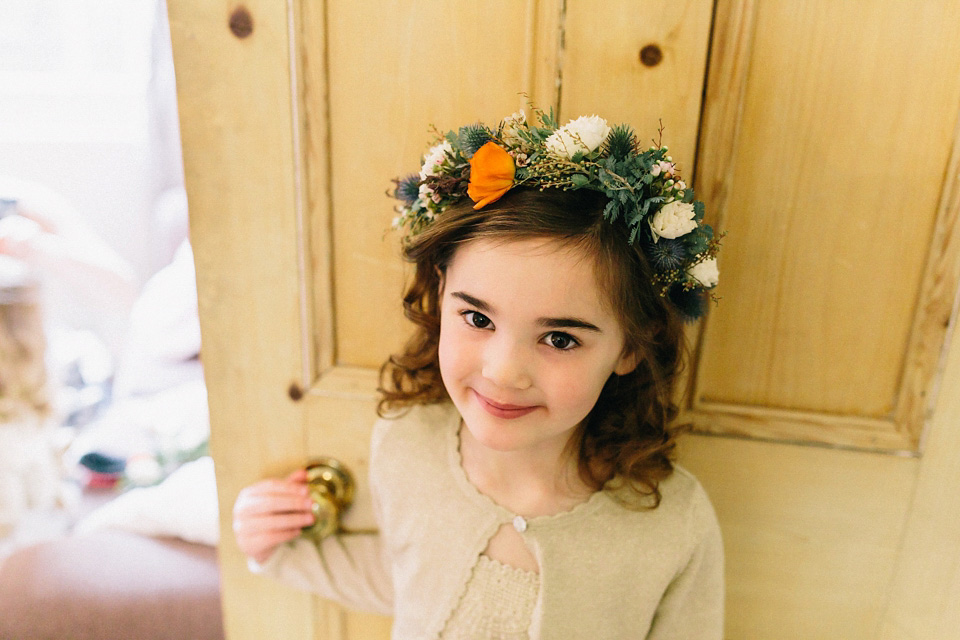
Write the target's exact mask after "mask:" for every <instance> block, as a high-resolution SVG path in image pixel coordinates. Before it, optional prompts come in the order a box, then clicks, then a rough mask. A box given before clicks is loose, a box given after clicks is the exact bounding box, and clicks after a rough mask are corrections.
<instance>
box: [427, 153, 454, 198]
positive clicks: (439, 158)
mask: <svg viewBox="0 0 960 640" xmlns="http://www.w3.org/2000/svg"><path fill="white" fill-rule="evenodd" d="M448 153H449V154H452V153H453V147H451V146H450V141H449V140H444V141H443V142H441V143H440V144H438V145H435V146H433V147H431V148H430V151H427V155H426V157H424V159H423V166H422V167H421V168H420V179H421V180H424V179H425V178H426V177H427V176H435V175H437V169H438V168H439V166H440V164H441V163H442V162H443V161H444V159H445V158H446V157H447V154H448ZM422 188H423V187H422V186H421V189H422ZM421 193H422V192H421Z"/></svg>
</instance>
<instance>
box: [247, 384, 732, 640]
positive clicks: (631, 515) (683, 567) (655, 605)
mask: <svg viewBox="0 0 960 640" xmlns="http://www.w3.org/2000/svg"><path fill="white" fill-rule="evenodd" d="M459 426H460V415H459V414H458V413H457V411H456V409H455V408H454V407H453V405H451V404H449V403H446V404H440V405H431V406H422V407H416V408H414V409H412V410H411V411H410V412H409V413H407V414H406V415H404V416H403V417H401V418H398V419H393V420H379V421H378V422H377V424H376V426H375V428H374V432H373V438H372V441H371V458H370V488H371V492H372V494H373V497H374V505H375V510H376V512H377V518H378V522H379V524H380V531H381V533H380V534H379V535H342V536H333V537H330V538H327V539H325V540H324V541H323V542H322V543H321V544H320V545H316V544H314V543H311V542H309V541H308V540H306V539H302V538H301V539H298V540H296V541H294V542H292V543H289V544H287V545H282V546H281V547H279V548H278V549H277V551H276V552H274V554H273V555H272V556H271V557H270V559H268V560H267V561H266V563H264V565H262V566H260V565H256V564H251V569H252V570H254V571H255V572H257V573H265V574H267V575H270V576H273V577H275V578H277V579H279V580H281V581H283V582H285V583H288V584H291V585H293V586H296V587H299V588H302V589H306V590H310V591H313V592H315V593H318V594H320V595H321V596H323V597H325V598H329V599H332V600H335V601H338V602H340V603H342V604H344V605H346V606H348V607H352V608H356V609H361V610H368V611H374V612H379V613H383V614H389V615H393V616H394V625H393V634H392V637H393V638H395V639H402V640H411V639H415V638H429V639H434V638H437V637H439V634H440V633H441V631H442V630H443V628H444V625H445V624H446V621H447V619H448V618H449V617H450V615H451V614H452V612H453V611H454V609H456V607H457V606H458V604H459V601H460V598H461V596H462V595H463V593H464V590H465V588H466V584H467V581H468V579H469V577H470V572H471V570H472V568H473V566H474V564H475V563H476V562H477V559H478V557H479V555H480V554H481V553H482V552H483V550H484V549H485V548H486V546H487V541H488V540H489V539H490V538H491V537H492V536H493V535H494V533H496V531H497V530H498V529H499V527H500V526H501V525H502V524H505V523H511V522H514V519H515V517H516V514H513V513H511V512H509V511H507V510H506V509H504V508H503V507H501V506H499V505H497V504H496V503H494V502H493V501H492V500H491V499H490V498H488V497H487V496H485V495H483V494H481V493H480V492H479V491H478V490H477V489H476V488H475V487H474V486H473V485H472V484H471V483H470V481H469V480H468V479H467V476H466V473H465V472H464V471H463V467H462V466H461V464H460V453H459V437H458V430H459ZM660 491H661V493H662V495H663V499H662V502H661V504H660V506H659V507H658V508H656V509H654V510H645V511H634V510H629V509H626V508H624V507H623V506H621V505H620V504H619V503H618V502H616V501H615V500H614V499H613V498H611V497H610V495H608V493H607V492H604V491H598V492H596V493H594V494H593V495H592V496H591V497H590V498H589V499H588V500H586V501H585V502H582V503H580V504H579V505H577V506H576V507H574V508H573V509H571V510H570V511H567V512H564V513H560V514H557V515H553V516H540V517H535V518H529V519H526V520H525V521H524V522H525V523H526V527H525V528H524V527H523V523H522V522H521V523H519V525H520V526H519V527H518V530H519V529H524V530H523V531H522V532H521V535H522V536H523V538H524V540H525V541H526V543H527V545H528V546H529V547H530V549H531V550H532V551H533V553H534V556H535V557H536V558H537V561H538V563H539V566H540V594H539V597H538V599H537V604H536V607H535V608H534V612H533V621H532V623H531V627H530V637H531V638H542V639H544V640H564V639H567V638H569V639H571V640H573V639H582V638H598V639H604V640H606V639H618V638H624V639H627V638H629V639H636V638H648V639H651V640H654V639H655V640H665V639H667V638H671V639H676V640H701V639H704V640H706V639H719V638H721V637H722V635H723V601H724V581H723V547H722V544H721V539H720V529H719V527H718V525H717V520H716V516H715V515H714V512H713V508H712V507H711V505H710V501H709V499H708V498H707V496H706V494H705V493H704V491H703V489H702V488H701V487H700V484H699V483H698V482H697V480H696V479H695V478H694V477H693V476H692V475H690V474H689V473H688V472H686V471H685V470H683V469H680V468H678V469H677V470H676V472H674V473H673V474H672V475H671V476H670V477H669V478H668V479H667V480H665V481H663V482H662V483H661V484H660Z"/></svg>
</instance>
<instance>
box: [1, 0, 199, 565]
mask: <svg viewBox="0 0 960 640" xmlns="http://www.w3.org/2000/svg"><path fill="white" fill-rule="evenodd" d="M187 226H188V225H187V202H186V194H185V191H184V187H183V166H182V160H181V152H180V137H179V125H178V119H177V103H176V84H175V79H174V70H173V58H172V51H171V45H170V34H169V26H168V21H167V14H166V5H165V3H164V2H163V1H162V0H138V1H136V2H128V1H123V0H107V1H104V2H74V1H69V0H5V1H4V2H3V3H2V6H0V562H2V560H3V558H4V557H6V556H7V555H9V554H11V553H13V552H14V551H15V550H16V549H18V548H21V547H24V546H27V545H30V544H33V543H36V542H39V541H43V540H47V539H51V538H55V537H57V536H59V535H61V534H63V533H66V532H68V531H70V530H72V529H74V528H75V527H76V526H77V525H78V523H80V522H81V521H82V520H86V519H87V516H89V515H90V514H91V513H93V512H94V511H96V510H97V509H99V508H100V507H102V506H104V505H105V504H106V503H107V502H109V501H111V500H112V498H114V497H116V496H119V495H120V494H121V493H124V492H125V491H126V490H128V489H131V488H135V487H138V486H152V485H156V484H158V483H160V482H161V481H162V480H163V479H165V478H166V477H167V476H168V475H169V474H170V473H171V472H173V471H174V470H175V469H177V468H178V467H179V466H180V465H181V464H182V463H184V462H187V461H191V460H194V459H196V458H198V457H201V456H202V454H203V453H205V447H206V440H207V432H208V429H209V427H208V421H207V416H206V395H205V389H204V387H203V382H202V369H201V365H200V361H199V348H200V333H199V324H198V320H197V311H196V290H195V283H194V272H193V256H192V252H191V250H190V246H189V240H188V230H187ZM211 473H212V471H211ZM210 491H213V489H212V481H211V485H210ZM214 500H215V498H214ZM103 513H105V512H101V515H103ZM88 524H91V525H92V524H94V523H93V522H92V521H90V523H88ZM97 526H99V525H97ZM81 528H83V527H81Z"/></svg>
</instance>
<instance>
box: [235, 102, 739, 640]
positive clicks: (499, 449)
mask: <svg viewBox="0 0 960 640" xmlns="http://www.w3.org/2000/svg"><path fill="white" fill-rule="evenodd" d="M538 116H539V123H538V124H534V123H529V122H527V120H526V118H525V116H524V114H523V113H522V112H520V113H518V114H514V115H513V116H511V117H510V118H507V119H506V120H504V122H502V123H501V124H500V126H499V127H498V128H497V129H489V128H486V127H484V126H483V125H471V126H469V127H464V128H462V129H460V131H459V132H458V133H453V132H451V133H449V134H447V136H446V137H445V138H444V139H443V140H441V141H439V142H438V144H436V145H435V146H434V147H433V148H432V149H431V150H430V151H429V152H428V154H427V156H426V158H425V160H424V163H423V167H422V169H421V171H420V173H419V174H415V175H413V176H410V177H409V178H405V179H402V180H399V181H398V187H397V191H396V195H397V197H398V198H399V199H400V200H401V201H402V203H403V206H402V207H401V208H400V213H401V215H400V216H399V217H398V219H397V220H396V226H398V227H406V228H407V229H408V237H407V238H406V241H405V244H404V252H405V257H406V258H407V259H409V260H411V261H412V262H414V263H415V264H416V276H415V278H414V281H413V283H412V284H411V285H410V287H409V289H408V291H407V293H406V296H405V298H404V306H405V309H406V315H407V317H408V318H410V319H411V320H412V321H413V322H414V323H415V325H416V327H417V331H416V333H415V335H414V336H413V338H412V339H411V340H410V341H409V342H408V344H407V346H406V349H405V350H404V352H403V353H401V354H399V355H396V356H393V357H391V358H390V359H389V360H388V361H387V363H386V364H384V366H383V369H382V372H381V373H382V380H383V385H382V389H381V394H382V397H381V401H380V405H379V407H378V413H379V414H380V415H381V420H379V421H378V422H377V424H376V426H375V428H374V432H373V438H372V443H371V458H370V490H371V493H372V496H373V499H374V505H375V511H376V516H377V519H378V524H379V527H380V533H379V534H378V535H339V536H331V537H328V538H326V539H324V540H323V541H322V542H320V543H315V542H314V541H311V540H309V539H306V538H303V537H300V532H301V527H304V526H307V525H309V524H311V523H312V522H313V517H312V516H311V515H310V500H309V499H308V498H307V488H306V484H305V483H306V474H305V472H304V471H297V472H294V473H293V474H291V475H290V476H288V477H287V478H285V479H283V480H266V481H263V482H260V483H257V484H254V485H252V486H250V487H248V488H246V489H244V490H243V491H242V492H241V494H240V496H239V498H238V500H237V503H236V505H235V507H234V530H235V533H236V538H237V542H238V543H239V545H240V548H241V549H242V550H243V551H244V553H246V554H247V555H248V556H249V558H250V560H251V568H252V569H253V570H254V571H256V572H261V573H266V574H269V575H272V576H274V577H277V578H279V579H281V580H283V581H285V582H287V583H290V584H293V585H296V586H298V587H301V588H304V589H310V590H313V591H315V592H317V593H319V594H321V595H323V596H324V597H327V598H331V599H334V600H338V601H340V602H342V603H344V604H346V605H348V606H352V607H355V608H361V609H368V610H372V611H378V612H381V613H387V614H392V615H393V616H394V627H393V637H395V638H404V639H406V638H528V637H530V638H545V639H547V640H554V639H557V638H605V639H606V638H655V639H663V638H677V639H684V640H692V639H699V638H720V637H721V636H722V631H723V551H722V545H721V539H720V531H719V528H718V525H717V521H716V517H715V515H714V512H713V509H712V507H711V505H710V502H709V500H708V498H707V496H706V494H705V493H704V491H703V489H702V488H701V487H700V485H699V484H698V483H697V481H696V479H695V478H694V477H693V476H691V475H690V474H689V473H687V472H686V471H684V470H682V469H680V468H679V467H676V466H675V465H674V464H673V463H672V462H671V456H672V454H673V451H674V445H675V438H676V435H677V431H678V429H677V427H676V426H675V425H673V424H672V421H673V420H674V418H675V417H676V415H677V408H676V406H675V405H674V403H673V400H672V398H673V392H674V384H675V381H676V379H677V375H678V370H679V368H680V366H681V361H682V353H683V348H682V331H681V327H682V319H683V318H692V317H696V316H698V315H699V314H700V313H702V311H703V307H704V306H705V304H706V296H707V295H708V293H707V291H706V290H707V289H709V288H711V287H713V286H714V285H715V284H716V279H717V271H716V260H715V255H716V252H717V249H718V244H717V242H716V241H715V240H714V239H713V233H712V230H711V229H710V228H709V227H708V226H707V225H705V224H703V223H702V217H703V210H702V205H701V204H700V203H698V202H695V201H694V200H693V193H692V191H690V190H689V189H688V188H687V187H686V185H684V184H683V182H682V181H681V180H679V176H677V175H676V168H675V166H674V164H673V162H672V160H671V158H670V156H668V155H667V149H666V148H665V147H659V146H657V147H651V148H650V149H648V150H646V151H641V150H640V149H639V147H638V144H637V140H636V137H635V136H634V134H633V132H632V131H631V130H630V129H629V128H628V127H625V126H619V127H615V128H613V129H610V127H608V126H607V124H606V122H604V121H603V120H602V119H600V118H597V117H596V116H593V117H590V118H580V119H578V120H575V121H572V122H570V123H569V124H567V125H566V126H564V127H560V128H558V127H557V125H556V122H555V121H554V120H553V118H552V114H550V115H547V114H543V113H539V112H538Z"/></svg>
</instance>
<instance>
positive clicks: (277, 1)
mask: <svg viewBox="0 0 960 640" xmlns="http://www.w3.org/2000/svg"><path fill="white" fill-rule="evenodd" d="M198 4H199V5H200V6H198ZM599 6H602V10H601V9H598V7H599ZM169 7H170V17H171V28H172V32H173V33H172V35H173V41H174V52H175V61H176V68H177V84H178V91H179V97H180V113H181V130H182V135H183V143H184V165H185V171H186V178H187V190H188V197H189V202H190V210H191V238H192V241H193V245H194V250H195V253H196V261H197V270H198V292H199V296H200V311H201V324H202V328H203V344H204V347H203V359H204V364H205V369H206V376H207V385H208V389H209V395H210V410H211V428H212V436H211V447H212V450H213V454H214V458H215V460H216V464H217V476H218V490H219V495H220V498H221V525H222V529H223V531H224V536H223V540H222V542H221V545H220V558H221V566H222V570H223V601H224V611H225V616H226V623H227V631H228V634H229V637H230V638H233V639H238V638H251V639H253V638H264V637H284V638H304V639H306V638H311V639H317V640H319V639H324V640H326V639H337V640H342V639H346V638H364V639H367V638H386V637H388V636H389V625H390V619H389V618H384V617H380V616H371V615H362V614H356V613H350V612H347V611H346V610H344V609H342V608H340V607H338V606H336V605H333V604H331V603H327V602H324V601H321V600H319V599H315V598H311V597H309V596H307V595H304V594H300V593H297V592H294V591H292V590H289V589H287V588H285V587H282V586H279V585H276V584H273V583H271V582H270V581H268V580H265V579H262V578H258V577H255V576H253V575H251V574H250V573H249V572H248V571H247V569H246V566H245V562H244V559H243V558H242V557H241V555H240V553H239V550H238V549H237V548H236V545H235V543H234V541H233V539H232V536H231V535H230V534H229V531H230V509H231V506H232V504H233V501H234V499H235V497H236V495H237V492H238V491H239V490H240V489H241V488H242V487H243V486H246V485H248V484H250V483H251V482H253V481H255V480H257V479H259V478H262V477H267V476H273V475H280V474H284V473H286V472H288V471H289V470H291V469H293V468H295V467H297V466H300V465H302V464H303V463H304V462H305V461H306V460H307V459H309V458H310V457H311V456H315V455H319V454H324V455H332V456H335V457H338V458H340V459H342V460H343V461H345V462H346V463H347V464H348V466H349V467H350V468H351V469H352V470H353V472H354V473H355V474H356V476H357V479H358V481H359V483H360V487H359V489H360V490H359V492H358V496H357V502H356V504H355V506H354V507H353V508H352V509H351V511H350V512H349V513H348V514H347V516H346V518H345V520H344V526H345V527H346V528H347V529H348V530H362V529H367V528H369V527H371V526H373V524H374V523H373V517H372V509H371V505H370V496H369V493H368V491H367V490H366V482H365V477H366V473H367V469H368V445H369V434H370V429H371V427H372V424H373V421H374V406H375V393H374V389H375V387H376V368H377V367H378V366H379V365H380V363H381V362H382V361H383V359H384V358H385V357H386V355H387V354H389V353H390V352H391V351H394V350H396V349H397V348H398V346H399V345H400V344H402V341H403V339H404V337H405V336H406V334H407V333H408V330H409V327H408V325H407V324H406V323H405V321H404V320H403V318H402V314H401V313H400V305H399V300H400V295H401V291H402V283H403V278H404V276H405V275H408V274H405V271H404V267H403V266H402V264H401V262H400V260H399V259H398V245H397V238H396V237H395V235H393V234H390V233H387V232H386V229H387V227H388V226H389V223H390V220H391V218H392V217H393V215H394V214H393V211H392V210H391V205H390V202H389V200H388V199H387V198H385V197H384V195H383V192H384V190H386V189H387V188H389V187H390V183H389V180H390V178H392V177H394V176H397V175H400V174H403V173H405V172H408V171H413V170H416V169H417V168H418V167H417V162H418V159H419V157H420V156H421V154H422V153H423V152H424V151H425V147H426V143H427V141H428V139H429V132H428V129H429V126H430V125H431V124H435V125H437V127H438V128H439V129H440V130H441V131H446V130H447V129H449V128H452V127H455V126H459V125H461V124H466V123H469V122H473V121H477V120H482V121H485V122H487V123H495V122H496V121H497V120H498V119H499V118H501V117H503V116H505V115H508V114H509V113H511V112H513V111H515V110H516V109H518V108H520V107H522V106H524V104H525V102H526V98H524V97H523V96H521V95H519V94H520V92H525V93H526V94H527V95H529V96H530V97H531V98H532V99H533V100H534V101H535V103H536V104H538V105H539V106H542V107H544V108H549V107H550V106H554V107H556V108H558V109H559V116H560V119H561V121H563V120H564V119H566V118H570V117H575V116H577V115H582V114H589V113H598V114H601V115H603V116H605V117H607V118H608V119H609V120H611V121H613V122H620V121H624V122H629V123H631V124H633V125H635V127H636V129H637V131H638V133H639V134H640V136H641V137H642V138H643V137H653V136H655V135H656V130H657V126H658V120H659V119H662V120H663V124H664V125H665V132H664V142H665V143H667V144H668V145H669V146H670V147H671V151H672V152H673V153H674V154H675V155H676V157H677V159H678V160H679V161H680V162H681V169H682V171H683V173H684V177H685V178H686V179H687V180H688V181H689V180H691V179H694V181H695V186H696V188H697V192H698V195H699V196H700V197H701V198H702V199H704V200H706V202H707V205H708V206H707V210H708V216H711V217H712V220H711V223H712V224H714V226H715V227H717V228H718V229H720V230H726V231H727V232H728V236H727V238H726V239H725V241H724V249H723V251H722V252H721V256H720V262H721V265H720V266H721V270H722V272H723V278H722V283H721V286H720V288H719V289H718V295H719V296H720V297H722V300H721V302H720V304H719V305H718V306H716V307H713V308H712V309H711V312H710V315H709V316H708V318H707V320H706V321H705V322H704V323H702V325H701V326H696V327H691V328H690V332H689V333H690V337H691V343H692V346H693V347H694V350H693V359H692V362H691V367H690V371H689V383H690V388H691V396H690V398H691V399H690V402H689V403H688V404H687V405H686V406H685V416H686V417H688V418H689V419H691V420H692V421H693V422H694V424H695V425H696V427H697V428H698V430H699V432H700V433H699V434H698V435H693V436H690V437H688V438H686V440H685V441H684V442H683V444H682V447H681V452H680V457H681V462H682V463H683V464H684V465H685V466H687V467H688V468H690V469H691V470H692V471H693V472H694V473H695V474H696V475H697V476H698V477H699V478H700V480H701V481H702V483H703V484H704V486H705V487H706V489H707V491H708V493H709V494H710V495H711V497H712V499H713V502H714V504H715V506H716V509H717V512H718V515H719V517H720V520H721V526H722V528H723V531H724V539H725V547H726V553H727V584H728V616H727V617H728V622H727V633H726V636H727V637H728V638H731V639H741V638H742V639H744V640H748V639H752V638H766V637H776V638H785V639H790V638H797V639H804V640H808V639H811V638H830V639H833V638H844V639H845V640H847V639H859V638H864V639H867V638H871V639H872V638H879V637H883V638H884V640H886V639H887V638H890V639H892V638H901V637H902V638H924V639H925V640H926V639H927V638H936V639H939V638H948V637H951V636H950V633H952V630H953V629H955V626H954V627H951V626H950V625H951V623H953V622H955V621H956V617H955V615H953V614H951V613H950V612H951V611H956V610H960V589H957V588H956V584H957V582H956V571H955V567H956V566H958V560H960V556H958V553H960V551H958V550H957V549H956V548H955V547H956V545H955V544H953V543H952V541H954V540H956V539H958V538H960V517H958V516H957V515H956V514H957V513H958V512H960V505H958V504H957V499H955V498H953V497H952V494H951V493H950V492H946V493H945V492H944V489H943V487H950V486H956V484H957V483H960V476H958V473H960V472H958V471H957V469H958V468H960V467H958V466H957V465H956V464H955V460H956V458H957V456H960V440H958V439H957V438H956V437H953V436H951V435H950V434H951V433H954V432H955V431H956V429H953V427H952V425H955V424H956V422H957V421H958V420H960V405H958V404H957V402H956V397H957V394H956V388H957V384H960V382H958V380H960V378H958V375H960V373H958V372H960V342H958V341H954V342H955V346H954V347H953V348H952V351H950V352H949V358H948V359H947V360H944V358H945V357H947V356H946V355H945V354H947V345H948V344H949V341H948V330H947V329H948V324H949V322H950V319H951V318H952V317H955V312H952V309H953V305H954V301H955V299H956V291H957V280H958V274H960V239H958V236H960V233H958V232H957V230H956V220H957V212H958V210H960V195H958V194H960V188H958V186H957V185H958V184H960V149H958V146H957V145H956V143H955V141H956V139H957V135H956V133H955V127H956V125H957V113H958V107H960V77H958V76H957V74H956V73H955V70H956V69H957V68H960V47H958V46H957V45H956V44H955V42H954V39H953V38H951V37H950V25H953V24H957V22H958V21H957V18H958V17H960V16H957V15H955V13H956V12H957V10H958V9H957V7H956V6H955V5H954V4H953V3H949V2H946V1H944V2H931V3H924V4H923V7H922V9H918V7H917V5H916V3H884V4H883V5H882V6H875V3H854V4H849V3H830V2H828V1H826V0H822V1H819V0H818V1H817V2H812V3H804V4H802V5H800V4H797V3H789V2H769V3H768V2H764V3H763V4H762V6H761V5H760V3H754V2H752V1H750V0H736V1H734V0H718V1H717V2H716V3H715V4H710V3H705V2H693V1H691V2H681V3H676V2H674V3H665V2H646V3H634V2H625V1H624V2H619V1H618V2H609V3H602V4H601V3H591V2H586V1H585V0H566V2H564V1H563V0H540V1H538V0H529V1H528V2H525V3H517V2H510V1H507V0H501V1H499V2H482V3H445V2H412V0H408V1H407V2H391V3H377V2H371V1H366V2H334V1H328V2H320V1H312V0H311V1H308V0H289V1H288V0H252V1H249V2H245V3H244V4H243V5H237V4H232V3H195V2H190V1H188V0H169ZM651 47H652V48H651ZM643 52H645V53H643ZM907 52H908V53H907ZM658 56H659V58H658ZM918 96H919V97H918ZM921 98H922V99H921ZM694 169H695V170H696V171H695V172H694ZM905 172H906V173H907V174H909V175H907V176H906V177H905V175H904V174H905ZM694 174H695V175H694ZM944 176H946V177H947V179H946V180H944ZM904 212H905V213H904ZM905 219H906V220H908V221H909V223H908V224H905V222H904V221H905ZM837 221H840V222H837ZM944 362H947V370H946V373H945V377H944V378H943V379H942V382H941V378H940V375H939V372H940V370H941V368H942V367H943V366H944V364H943V363H944ZM938 385H939V387H938ZM938 390H939V393H938ZM925 425H927V427H928V430H927V432H926V433H927V438H928V440H927V442H928V444H927V450H926V451H922V449H921V447H920V444H921V435H922V434H923V433H924V426H925ZM811 444H813V445H817V446H808V445H811ZM824 445H828V446H824ZM891 451H892V452H899V454H900V455H890V454H889V453H888V452H891ZM884 452H887V453H884ZM921 454H922V455H921ZM954 507H957V508H954ZM927 590H929V593H937V594H944V595H940V596H938V597H936V598H933V599H931V598H930V597H927V596H928V594H927V593H925V591H927ZM881 633H882V634H883V635H882V636H881V635H879V634H881Z"/></svg>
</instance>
